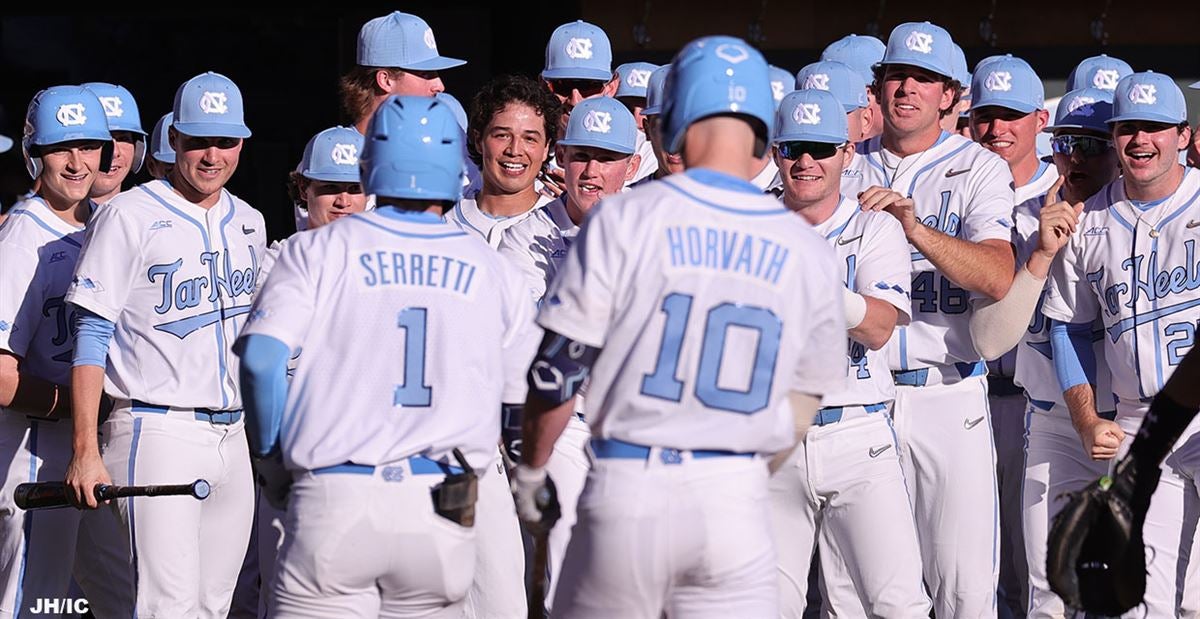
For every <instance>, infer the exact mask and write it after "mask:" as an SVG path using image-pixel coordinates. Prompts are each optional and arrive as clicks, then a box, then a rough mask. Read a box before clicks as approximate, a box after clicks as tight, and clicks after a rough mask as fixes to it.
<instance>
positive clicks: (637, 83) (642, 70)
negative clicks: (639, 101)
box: [616, 62, 658, 98]
mask: <svg viewBox="0 0 1200 619" xmlns="http://www.w3.org/2000/svg"><path fill="white" fill-rule="evenodd" d="M657 68H658V65H656V64H651V63H649V62H627V63H625V64H623V65H621V66H619V67H617V75H618V76H620V77H621V82H620V84H619V85H618V86H617V95H616V96H617V97H618V98H620V97H643V98H644V97H646V89H647V88H649V86H650V74H651V73H654V70H655V69H657Z"/></svg>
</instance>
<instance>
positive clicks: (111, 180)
mask: <svg viewBox="0 0 1200 619" xmlns="http://www.w3.org/2000/svg"><path fill="white" fill-rule="evenodd" d="M83 87H84V88H87V89H88V90H90V91H92V92H93V93H95V94H96V97H97V98H99V99H100V103H101V104H103V105H104V114H105V116H106V117H107V118H108V128H109V130H110V131H112V137H113V160H112V166H111V167H110V168H109V170H108V172H106V173H104V174H100V175H98V176H97V177H96V182H95V183H94V184H93V185H92V196H91V197H92V199H93V200H95V201H96V203H97V204H105V203H107V202H108V201H109V200H112V199H113V198H115V197H116V196H117V194H118V193H121V183H124V182H125V179H126V178H128V177H129V175H130V174H136V173H138V172H139V171H140V170H141V169H142V161H143V160H144V159H145V158H146V132H145V131H143V130H142V119H141V116H140V114H139V113H138V107H137V101H135V100H134V98H133V94H132V93H130V92H129V90H127V89H126V88H125V87H124V86H117V85H116V84H106V83H104V82H90V83H87V84H84V85H83Z"/></svg>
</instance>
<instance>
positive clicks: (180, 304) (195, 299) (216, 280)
mask: <svg viewBox="0 0 1200 619" xmlns="http://www.w3.org/2000/svg"><path fill="white" fill-rule="evenodd" d="M248 249H249V252H250V263H251V265H250V266H249V267H247V268H245V269H235V268H234V267H233V261H232V260H231V258H230V256H229V252H226V253H225V254H224V256H222V254H221V252H220V251H206V252H201V254H200V264H202V265H204V266H206V267H207V268H208V274H207V275H200V276H199V277H192V278H187V279H179V280H177V279H176V274H177V273H178V272H179V270H180V269H181V268H183V258H180V259H178V260H176V261H175V262H172V263H170V264H156V265H154V266H152V267H150V269H149V270H147V271H146V277H147V278H148V279H149V280H150V281H151V282H157V283H159V284H160V285H161V286H162V297H161V298H162V300H161V301H160V302H159V304H158V305H156V306H154V311H155V313H157V314H167V313H168V312H170V311H171V310H172V309H174V310H180V311H182V310H188V309H191V308H193V307H198V306H199V305H200V303H201V301H207V302H208V303H211V304H212V307H213V310H212V311H210V312H203V313H200V314H195V315H192V316H188V317H186V318H182V319H179V320H173V321H171V322H166V323H163V324H160V325H155V326H154V328H155V329H157V330H159V331H164V332H166V333H170V334H171V335H174V336H175V337H178V338H179V339H181V340H182V339H183V338H185V337H187V336H188V335H191V334H192V333H193V332H195V331H196V330H197V329H202V328H204V327H207V326H209V325H212V324H216V323H218V322H220V321H222V320H224V319H227V318H233V317H234V316H239V315H241V314H245V313H247V312H249V311H250V304H249V303H248V302H247V304H246V305H230V306H226V307H224V308H222V307H221V304H219V303H218V300H219V299H221V298H224V299H227V300H229V301H233V300H236V299H237V298H238V297H241V296H245V297H251V296H253V295H254V284H255V279H256V278H257V276H258V257H257V256H256V255H255V253H254V247H252V246H251V247H248ZM218 268H219V269H220V270H219V271H218ZM206 291H207V293H206ZM247 301H249V299H247Z"/></svg>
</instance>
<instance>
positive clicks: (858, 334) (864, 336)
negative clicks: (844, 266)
mask: <svg viewBox="0 0 1200 619" xmlns="http://www.w3.org/2000/svg"><path fill="white" fill-rule="evenodd" d="M863 299H865V300H866V303H867V313H866V316H864V317H863V319H862V322H860V323H859V324H858V326H857V327H854V328H851V329H849V335H850V338H851V339H853V340H854V341H856V342H859V343H861V344H862V345H863V346H866V347H867V348H870V349H871V350H879V349H880V348H883V347H884V345H886V344H887V342H888V340H889V339H891V337H892V332H893V331H895V330H896V320H897V319H898V318H899V316H900V312H899V311H897V310H896V307H895V306H894V305H892V304H891V303H888V302H887V301H883V300H880V299H876V298H874V297H868V296H865V295H863Z"/></svg>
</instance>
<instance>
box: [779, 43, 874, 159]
mask: <svg viewBox="0 0 1200 619" xmlns="http://www.w3.org/2000/svg"><path fill="white" fill-rule="evenodd" d="M796 88H798V89H800V90H808V89H816V90H825V91H828V92H829V94H831V95H833V97H834V99H837V101H838V103H840V104H841V105H842V109H843V110H845V111H846V128H847V130H848V131H849V136H850V143H851V144H857V143H859V142H861V141H863V140H865V139H866V127H867V125H868V123H869V122H870V120H869V118H870V115H871V104H870V100H869V99H868V97H867V94H866V92H867V91H866V85H865V84H863V81H862V77H861V76H859V74H858V72H856V71H855V70H854V69H852V68H850V65H847V64H844V63H842V62H838V61H837V60H822V61H819V62H814V63H812V64H810V65H806V66H805V67H804V68H803V69H800V72H799V73H797V74H796Z"/></svg>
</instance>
